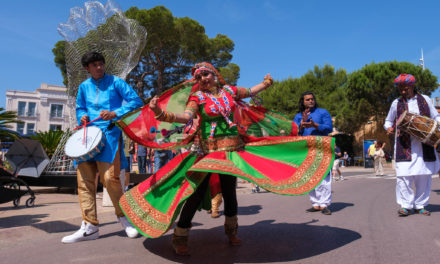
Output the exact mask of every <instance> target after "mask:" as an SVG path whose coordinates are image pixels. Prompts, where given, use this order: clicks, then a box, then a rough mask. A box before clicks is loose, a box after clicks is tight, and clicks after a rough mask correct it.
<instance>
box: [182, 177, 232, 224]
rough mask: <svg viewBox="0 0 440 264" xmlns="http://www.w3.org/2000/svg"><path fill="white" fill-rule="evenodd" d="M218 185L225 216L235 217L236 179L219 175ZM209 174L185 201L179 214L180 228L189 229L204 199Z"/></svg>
mask: <svg viewBox="0 0 440 264" xmlns="http://www.w3.org/2000/svg"><path fill="white" fill-rule="evenodd" d="M219 176H220V177H219V178H220V185H221V187H222V195H223V200H224V207H225V211H224V214H225V216H235V215H237V208H238V203H237V177H234V176H230V175H226V174H220V175H219ZM210 178H211V174H209V175H208V176H206V178H205V179H204V180H203V182H202V184H200V186H199V187H198V188H197V189H196V191H195V192H194V193H193V194H192V195H191V196H190V197H189V198H188V200H186V202H185V204H184V205H183V208H182V212H181V213H180V218H179V221H178V222H177V226H178V227H180V228H189V227H191V221H192V219H193V217H194V215H195V214H196V211H197V208H199V205H200V203H201V202H202V200H203V198H204V197H205V193H206V190H207V189H208V186H209V179H210Z"/></svg>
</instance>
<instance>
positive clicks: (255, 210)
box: [238, 205, 263, 215]
mask: <svg viewBox="0 0 440 264" xmlns="http://www.w3.org/2000/svg"><path fill="white" fill-rule="evenodd" d="M261 209H263V207H261V205H250V206H239V207H238V214H239V215H254V214H259V213H260V210H261Z"/></svg>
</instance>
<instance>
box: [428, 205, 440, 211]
mask: <svg viewBox="0 0 440 264" xmlns="http://www.w3.org/2000/svg"><path fill="white" fill-rule="evenodd" d="M426 210H428V211H430V212H440V204H428V205H427V206H426Z"/></svg>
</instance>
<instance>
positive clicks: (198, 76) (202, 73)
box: [196, 71, 211, 80]
mask: <svg viewBox="0 0 440 264" xmlns="http://www.w3.org/2000/svg"><path fill="white" fill-rule="evenodd" d="M210 74H211V72H209V71H201V72H200V73H199V74H197V75H196V79H197V80H200V79H202V76H203V77H208V75H210Z"/></svg>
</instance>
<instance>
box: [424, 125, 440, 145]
mask: <svg viewBox="0 0 440 264" xmlns="http://www.w3.org/2000/svg"><path fill="white" fill-rule="evenodd" d="M437 127H438V123H437V122H435V124H434V125H433V126H432V128H431V131H429V133H428V136H426V137H425V139H424V140H423V141H422V142H423V143H425V144H426V142H428V141H429V139H430V138H431V136H432V134H433V133H434V131H436V130H437Z"/></svg>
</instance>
